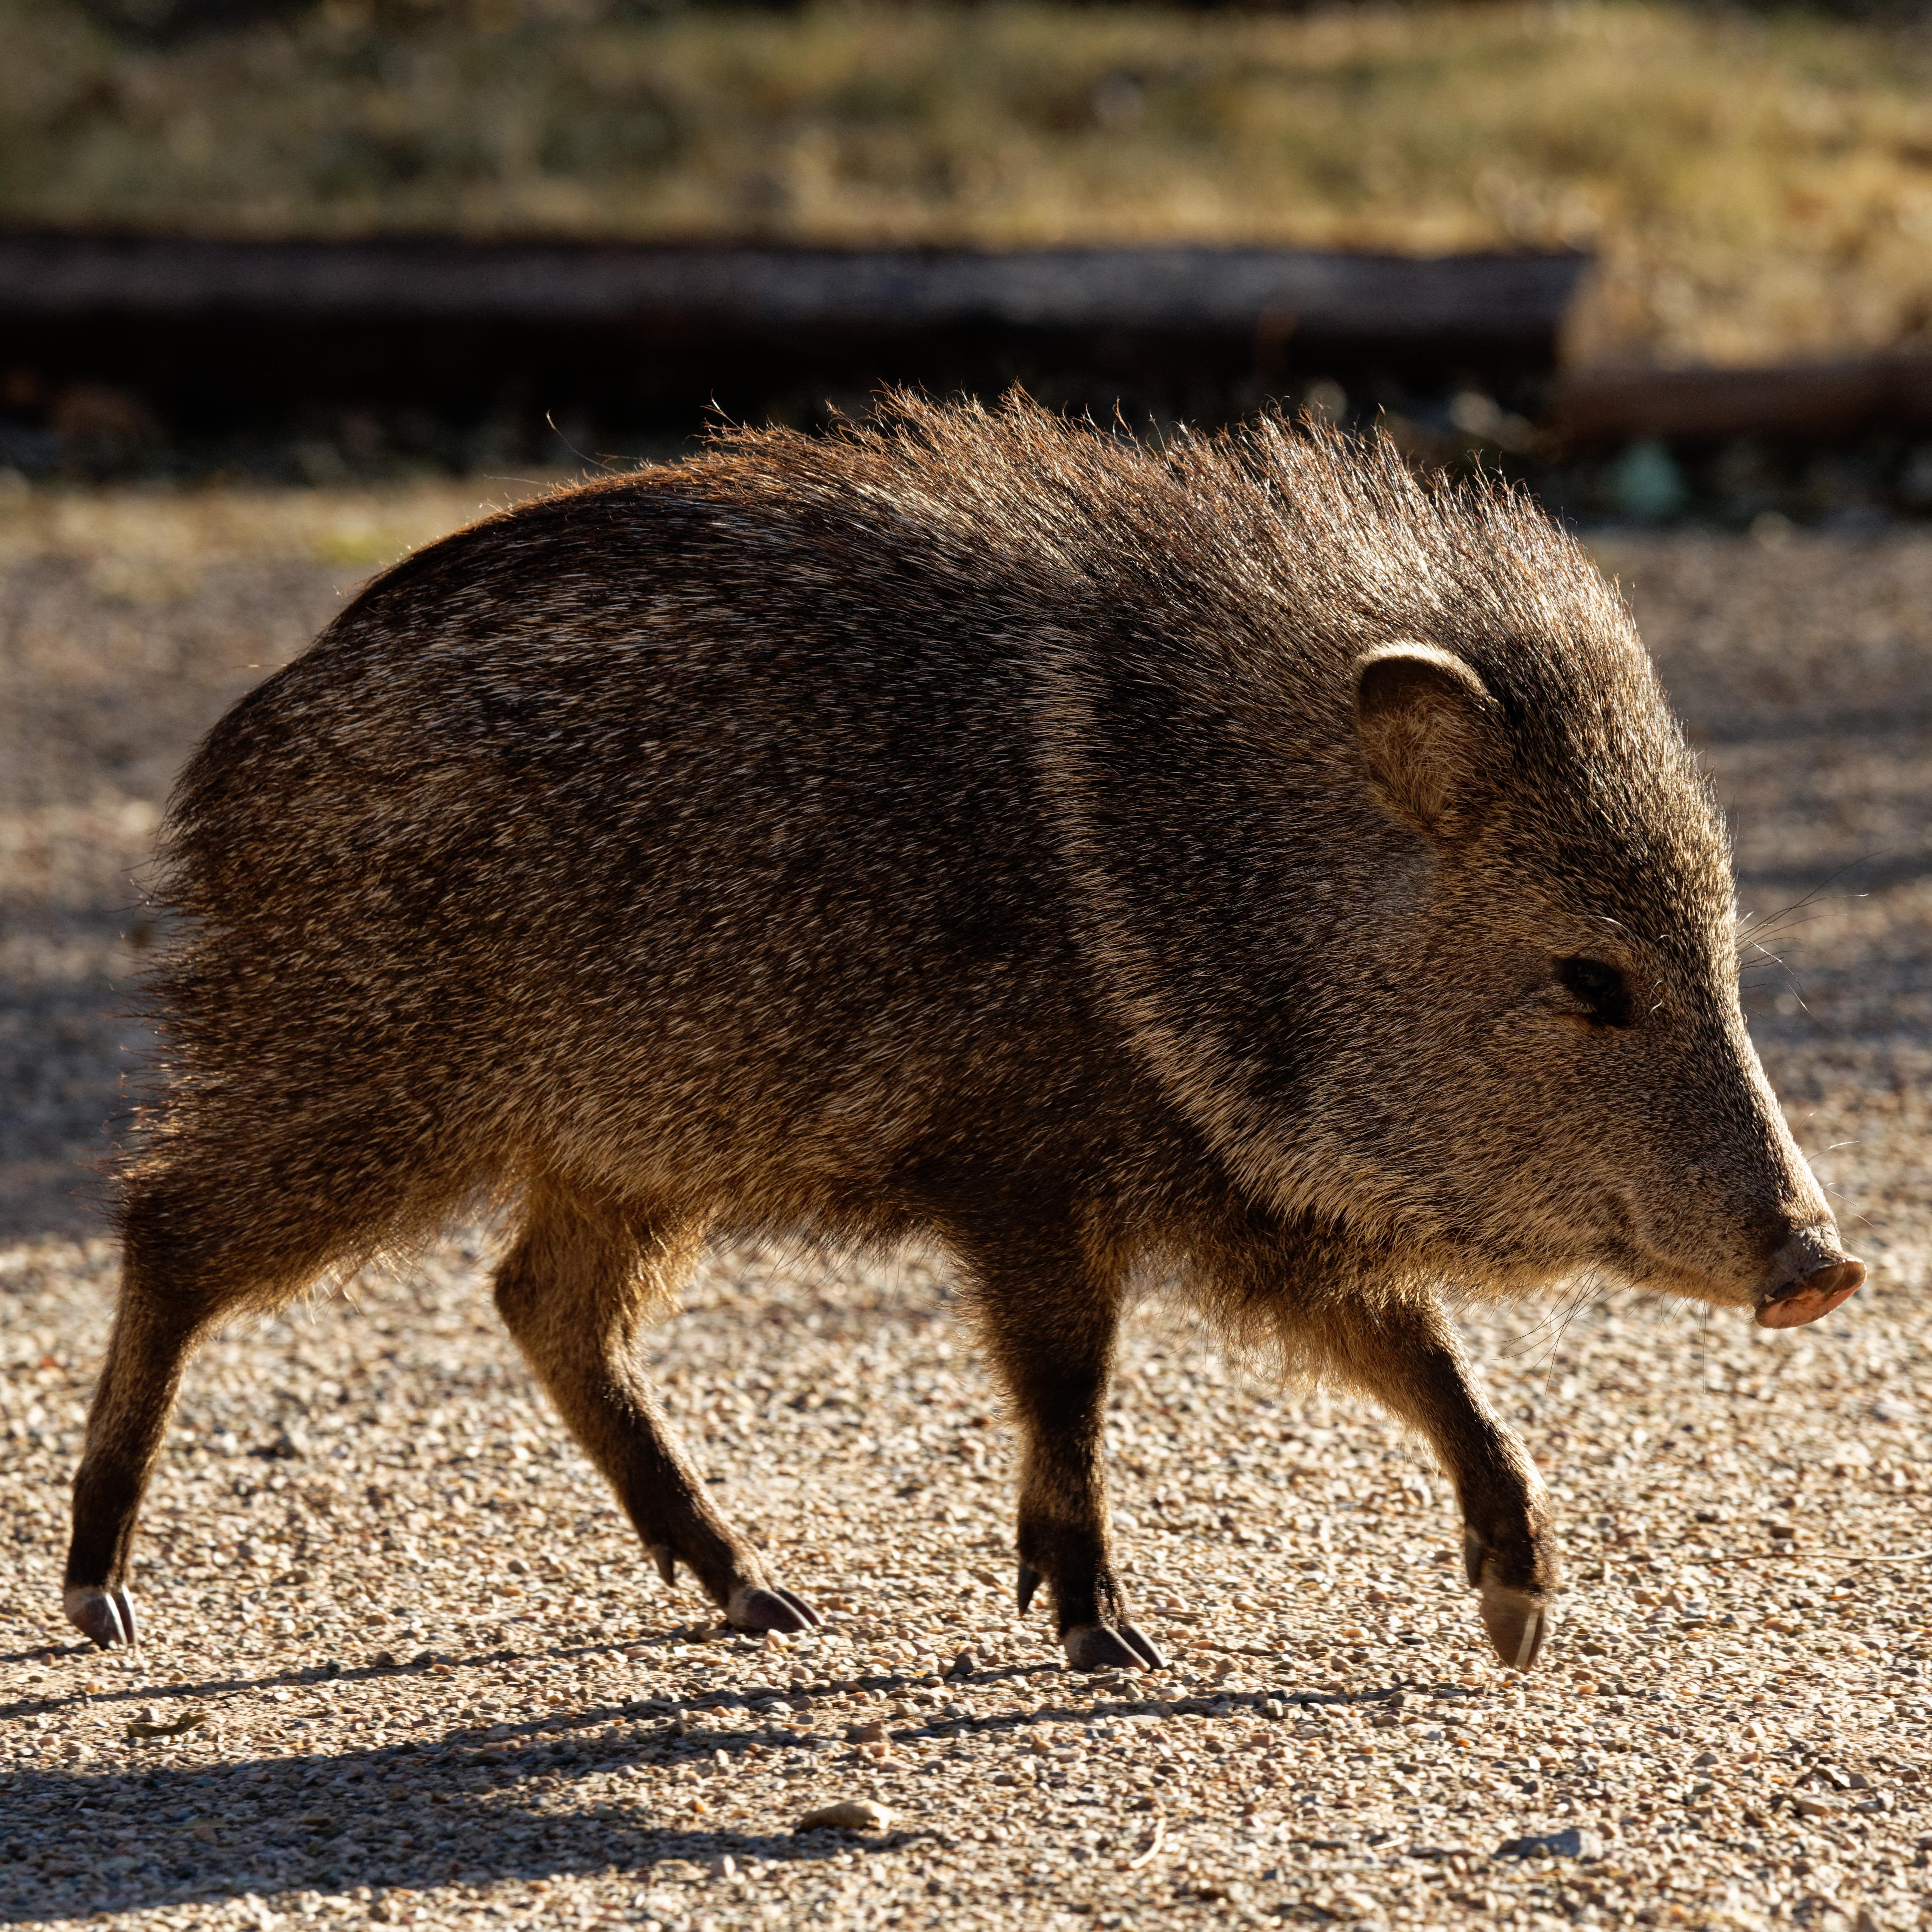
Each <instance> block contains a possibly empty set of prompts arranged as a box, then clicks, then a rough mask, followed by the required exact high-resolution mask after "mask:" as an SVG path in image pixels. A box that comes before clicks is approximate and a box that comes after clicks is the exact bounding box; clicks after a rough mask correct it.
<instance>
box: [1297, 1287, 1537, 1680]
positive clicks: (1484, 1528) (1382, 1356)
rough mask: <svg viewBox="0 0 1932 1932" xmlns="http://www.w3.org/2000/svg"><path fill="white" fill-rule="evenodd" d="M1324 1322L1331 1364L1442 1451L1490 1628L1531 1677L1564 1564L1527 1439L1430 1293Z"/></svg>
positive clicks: (1352, 1307) (1509, 1660) (1359, 1302)
mask: <svg viewBox="0 0 1932 1932" xmlns="http://www.w3.org/2000/svg"><path fill="white" fill-rule="evenodd" d="M1322 1313H1323V1320H1322V1337H1321V1343H1322V1353H1323V1355H1325V1358H1326V1362H1325V1366H1326V1367H1328V1368H1329V1369H1330V1370H1331V1371H1332V1372H1333V1373H1335V1374H1336V1375H1337V1376H1339V1377H1340V1378H1341V1379H1343V1380H1346V1381H1347V1382H1352V1383H1353V1384H1354V1385H1355V1387H1356V1388H1359V1389H1361V1390H1362V1391H1364V1393H1365V1394H1369V1395H1371V1396H1373V1397H1375V1399H1376V1401H1378V1402H1379V1403H1381V1404H1382V1406H1383V1407H1384V1408H1385V1409H1388V1410H1389V1411H1390V1412H1391V1413H1392V1414H1394V1415H1397V1416H1399V1417H1400V1418H1401V1419H1402V1420H1403V1421H1405V1422H1406V1423H1408V1424H1409V1425H1410V1426H1411V1427H1413V1428H1415V1429H1416V1430H1419V1431H1420V1432H1421V1433H1422V1434H1423V1435H1424V1436H1426V1437H1427V1439H1428V1440H1429V1442H1430V1445H1431V1446H1432V1447H1433V1448H1434V1450H1435V1451H1436V1458H1437V1460H1438V1461H1439V1462H1440V1463H1441V1464H1442V1469H1443V1472H1444V1474H1445V1475H1447V1476H1448V1478H1449V1480H1450V1481H1451V1483H1452V1484H1454V1486H1455V1490H1456V1498H1457V1502H1459V1503H1460V1505H1462V1510H1463V1567H1464V1568H1465V1569H1466V1571H1467V1572H1468V1574H1469V1581H1470V1583H1472V1584H1473V1585H1474V1586H1475V1588H1476V1589H1478V1591H1479V1592H1481V1600H1480V1605H1481V1612H1482V1618H1483V1627H1484V1629H1485V1630H1487V1631H1488V1632H1489V1635H1490V1643H1493V1645H1495V1646H1496V1655H1498V1656H1499V1657H1500V1658H1502V1661H1504V1663H1505V1664H1508V1665H1510V1666H1511V1667H1512V1668H1514V1669H1515V1670H1528V1669H1529V1667H1530V1666H1531V1665H1532V1664H1534V1663H1535V1661H1536V1658H1537V1654H1538V1652H1539V1651H1541V1649H1542V1648H1543V1646H1544V1641H1545V1640H1546V1639H1547V1637H1548V1636H1549V1634H1550V1631H1551V1629H1552V1628H1553V1627H1554V1624H1555V1620H1556V1593H1557V1590H1558V1588H1559V1581H1560V1574H1561V1566H1560V1565H1559V1561H1558V1557H1557V1550H1556V1531H1555V1529H1554V1526H1553V1523H1552V1521H1551V1517H1550V1496H1549V1493H1548V1492H1547V1490H1545V1489H1544V1487H1543V1479H1542V1478H1541V1477H1540V1476H1539V1475H1538V1474H1537V1472H1536V1466H1535V1464H1534V1463H1532V1462H1531V1461H1530V1460H1529V1451H1528V1450H1527V1449H1526V1448H1524V1446H1523V1439H1522V1438H1521V1437H1520V1436H1518V1435H1517V1433H1516V1432H1515V1430H1513V1429H1511V1427H1510V1426H1509V1424H1508V1423H1506V1422H1505V1421H1504V1420H1503V1419H1502V1417H1501V1416H1499V1415H1497V1414H1496V1411H1495V1410H1494V1409H1492V1408H1490V1405H1489V1404H1488V1403H1487V1402H1486V1401H1485V1400H1484V1399H1483V1396H1482V1394H1481V1391H1480V1390H1478V1388H1477V1387H1476V1385H1475V1382H1473V1381H1472V1379H1471V1378H1470V1373H1469V1358H1468V1357H1467V1356H1466V1355H1464V1353H1463V1345H1462V1343H1460V1341H1459V1340H1457V1336H1456V1331H1454V1328H1451V1326H1450V1323H1449V1318H1448V1315H1447V1314H1446V1313H1445V1312H1444V1310H1443V1307H1442V1304H1441V1302H1439V1301H1437V1299H1436V1298H1435V1296H1433V1295H1428V1294H1426V1293H1413V1292H1412V1293H1409V1294H1405V1295H1402V1296H1400V1297H1394V1296H1391V1297H1390V1298H1388V1299H1387V1300H1385V1301H1370V1300H1369V1299H1368V1298H1366V1297H1364V1298H1350V1299H1349V1301H1346V1302H1344V1303H1343V1304H1340V1306H1339V1307H1331V1308H1328V1309H1325V1310H1323V1311H1322Z"/></svg>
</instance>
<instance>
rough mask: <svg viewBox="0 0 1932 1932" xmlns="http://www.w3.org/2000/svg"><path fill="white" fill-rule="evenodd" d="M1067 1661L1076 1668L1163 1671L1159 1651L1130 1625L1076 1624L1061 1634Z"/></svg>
mask: <svg viewBox="0 0 1932 1932" xmlns="http://www.w3.org/2000/svg"><path fill="white" fill-rule="evenodd" d="M1060 1640H1061V1643H1063V1644H1064V1645H1065V1646H1066V1648H1067V1662H1068V1663H1069V1664H1071V1665H1072V1666H1073V1668H1074V1669H1075V1670H1165V1669H1166V1665H1165V1664H1163V1661H1162V1659H1161V1655H1160V1652H1159V1651H1157V1650H1156V1649H1154V1646H1153V1645H1152V1644H1151V1643H1148V1640H1147V1639H1146V1638H1145V1637H1142V1635H1141V1634H1140V1632H1139V1631H1137V1630H1136V1629H1135V1628H1134V1627H1133V1625H1131V1624H1123V1625H1121V1627H1120V1628H1118V1630H1111V1629H1109V1628H1108V1627H1107V1625H1105V1624H1076V1625H1074V1626H1073V1628H1072V1629H1071V1630H1069V1631H1062V1632H1061V1638H1060Z"/></svg>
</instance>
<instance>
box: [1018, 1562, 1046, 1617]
mask: <svg viewBox="0 0 1932 1932" xmlns="http://www.w3.org/2000/svg"><path fill="white" fill-rule="evenodd" d="M1039 1588H1040V1572H1039V1571H1037V1570H1036V1569H1035V1568H1034V1567H1033V1565H1031V1563H1022V1565H1020V1573H1019V1576H1018V1577H1017V1578H1016V1579H1015V1580H1014V1584H1013V1595H1015V1596H1016V1597H1017V1598H1019V1606H1020V1615H1021V1616H1025V1615H1026V1613H1027V1612H1028V1610H1031V1608H1032V1607H1033V1593H1034V1592H1035V1591H1036V1590H1037V1589H1039Z"/></svg>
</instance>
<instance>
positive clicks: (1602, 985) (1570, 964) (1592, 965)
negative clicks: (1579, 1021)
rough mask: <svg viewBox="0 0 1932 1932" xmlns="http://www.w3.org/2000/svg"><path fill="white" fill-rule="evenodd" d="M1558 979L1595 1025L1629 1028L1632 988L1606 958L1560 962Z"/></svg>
mask: <svg viewBox="0 0 1932 1932" xmlns="http://www.w3.org/2000/svg"><path fill="white" fill-rule="evenodd" d="M1556 977H1557V979H1558V980H1559V981H1560V982H1561V983H1562V986H1563V989H1564V991H1565V992H1568V993H1569V994H1571V995H1573V996H1574V998H1577V999H1578V1000H1580V1001H1582V1002H1583V1005H1584V1006H1585V1007H1586V1008H1587V1009H1588V1010H1589V1019H1590V1020H1591V1022H1592V1024H1594V1025H1597V1026H1605V1027H1627V1026H1628V1025H1630V1023H1631V996H1630V987H1629V986H1628V983H1626V982H1625V979H1624V976H1623V974H1622V971H1620V970H1619V968H1616V967H1615V966H1613V965H1610V962H1608V961H1607V960H1604V959H1559V961H1558V962H1556Z"/></svg>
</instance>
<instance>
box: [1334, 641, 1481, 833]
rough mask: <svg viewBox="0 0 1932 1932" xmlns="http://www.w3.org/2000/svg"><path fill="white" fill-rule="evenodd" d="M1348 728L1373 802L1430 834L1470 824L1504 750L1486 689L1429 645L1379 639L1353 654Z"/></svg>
mask: <svg viewBox="0 0 1932 1932" xmlns="http://www.w3.org/2000/svg"><path fill="white" fill-rule="evenodd" d="M1355 736H1356V739H1357V741H1358V742H1359V743H1360V745H1361V748H1362V760H1363V762H1364V764H1366V765H1367V767H1368V773H1369V787H1370V790H1372V791H1373V793H1375V795H1376V799H1377V800H1378V801H1379V802H1380V803H1381V804H1382V805H1384V806H1385V807H1386V808H1388V810H1389V811H1393V812H1394V813H1395V814H1396V815H1397V817H1400V818H1404V819H1406V820H1408V821H1409V823H1410V824H1412V825H1413V826H1415V828H1416V829H1417V830H1418V831H1420V832H1427V833H1428V835H1430V837H1431V838H1442V839H1446V838H1456V837H1457V836H1458V835H1460V833H1462V832H1464V831H1466V829H1468V828H1469V826H1470V825H1471V824H1472V823H1474V822H1475V818H1476V817H1477V815H1478V814H1479V813H1480V811H1481V808H1482V805H1483V803H1484V800H1485V799H1487V797H1488V796H1489V795H1490V793H1491V792H1492V791H1493V790H1494V789H1495V787H1496V778H1497V775H1498V767H1499V766H1500V764H1501V763H1502V760H1503V757H1504V756H1505V748H1504V743H1503V739H1502V732H1501V730H1500V721H1499V719H1498V718H1497V715H1496V700H1495V699H1494V698H1493V697H1491V696H1490V693H1489V688H1488V687H1487V685H1485V684H1484V682H1483V680H1482V679H1481V678H1480V677H1478V676H1477V675H1476V673H1475V672H1474V671H1473V670H1471V669H1470V668H1469V665H1468V664H1465V663H1464V662H1463V660H1462V659H1461V658H1459V657H1457V656H1456V655H1454V652H1449V651H1445V650H1439V649H1437V648H1436V646H1434V645H1433V644H1406V643H1405V644H1387V645H1385V646H1382V648H1381V649H1379V650H1373V651H1370V652H1368V653H1367V655H1364V656H1362V657H1360V658H1357V659H1356V660H1355Z"/></svg>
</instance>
